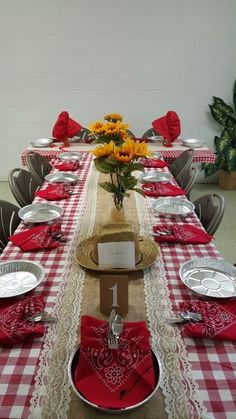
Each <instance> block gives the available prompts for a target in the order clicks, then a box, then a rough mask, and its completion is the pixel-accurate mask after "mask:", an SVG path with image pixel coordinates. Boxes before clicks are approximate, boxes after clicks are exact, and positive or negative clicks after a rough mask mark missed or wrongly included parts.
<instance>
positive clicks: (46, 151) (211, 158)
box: [21, 146, 216, 166]
mask: <svg viewBox="0 0 236 419" xmlns="http://www.w3.org/2000/svg"><path fill="white" fill-rule="evenodd" d="M34 150H35V152H36V153H39V154H41V155H42V156H44V157H46V158H47V159H48V160H49V161H50V160H52V159H55V158H57V156H58V154H59V153H61V152H62V150H61V149H59V147H58V146H54V147H52V148H50V147H48V148H37V149H34ZM67 150H68V151H70V148H68V149H67ZM73 151H78V152H80V151H81V147H78V148H76V146H73ZM160 151H161V154H162V156H163V158H164V160H165V161H166V162H167V163H173V161H174V160H175V159H176V157H178V156H179V155H180V154H181V153H182V152H183V150H176V149H165V150H163V148H162V149H161V150H160ZM26 153H27V150H25V151H23V153H22V154H21V162H22V164H23V165H24V166H25V165H26ZM215 158H216V156H215V154H214V152H213V151H212V150H210V149H207V150H198V149H197V148H196V149H195V153H194V159H193V161H194V162H195V163H214V162H215Z"/></svg>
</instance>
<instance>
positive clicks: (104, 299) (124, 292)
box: [100, 275, 129, 315]
mask: <svg viewBox="0 0 236 419" xmlns="http://www.w3.org/2000/svg"><path fill="white" fill-rule="evenodd" d="M128 280H129V279H128V275H101V276H100V310H101V312H102V313H104V314H110V312H111V310H112V309H113V308H114V309H115V310H116V312H117V313H119V314H121V315H124V314H127V313H128Z"/></svg>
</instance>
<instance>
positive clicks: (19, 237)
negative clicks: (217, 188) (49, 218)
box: [9, 224, 60, 252]
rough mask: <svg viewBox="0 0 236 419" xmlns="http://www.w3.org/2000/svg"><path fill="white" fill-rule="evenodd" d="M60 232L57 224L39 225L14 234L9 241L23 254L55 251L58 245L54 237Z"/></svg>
mask: <svg viewBox="0 0 236 419" xmlns="http://www.w3.org/2000/svg"><path fill="white" fill-rule="evenodd" d="M59 232H60V226H59V225H58V224H53V225H40V226H37V227H33V228H31V229H29V230H26V231H23V232H22V233H18V234H14V235H12V236H10V237H9V240H11V242H12V243H13V244H15V245H16V246H18V247H20V249H21V250H23V252H31V251H32V250H41V249H55V248H56V247H57V246H58V245H59V241H58V239H56V237H55V235H56V234H58V233H59Z"/></svg>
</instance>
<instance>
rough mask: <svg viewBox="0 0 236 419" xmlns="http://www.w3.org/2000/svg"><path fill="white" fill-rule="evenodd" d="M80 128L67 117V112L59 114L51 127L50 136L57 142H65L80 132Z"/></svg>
mask: <svg viewBox="0 0 236 419" xmlns="http://www.w3.org/2000/svg"><path fill="white" fill-rule="evenodd" d="M82 128H83V127H82V126H81V125H80V124H79V123H78V122H76V121H74V120H73V119H71V118H70V117H69V114H68V112H66V111H64V112H61V113H60V115H59V116H58V118H57V121H56V123H55V125H54V127H53V130H52V135H53V138H55V139H56V140H58V141H65V140H66V139H68V138H71V137H74V135H76V134H78V133H79V132H80V131H81V130H82Z"/></svg>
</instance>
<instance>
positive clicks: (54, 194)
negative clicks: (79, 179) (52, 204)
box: [35, 184, 70, 201]
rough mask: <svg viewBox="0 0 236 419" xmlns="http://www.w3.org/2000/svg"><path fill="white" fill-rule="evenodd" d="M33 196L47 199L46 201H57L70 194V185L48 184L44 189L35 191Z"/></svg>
mask: <svg viewBox="0 0 236 419" xmlns="http://www.w3.org/2000/svg"><path fill="white" fill-rule="evenodd" d="M35 196H39V197H40V198H44V199H47V200H48V201H58V200H59V199H66V198H69V196H70V187H69V186H68V185H63V184H62V185H49V186H47V187H46V189H43V190H39V191H37V192H35Z"/></svg>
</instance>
